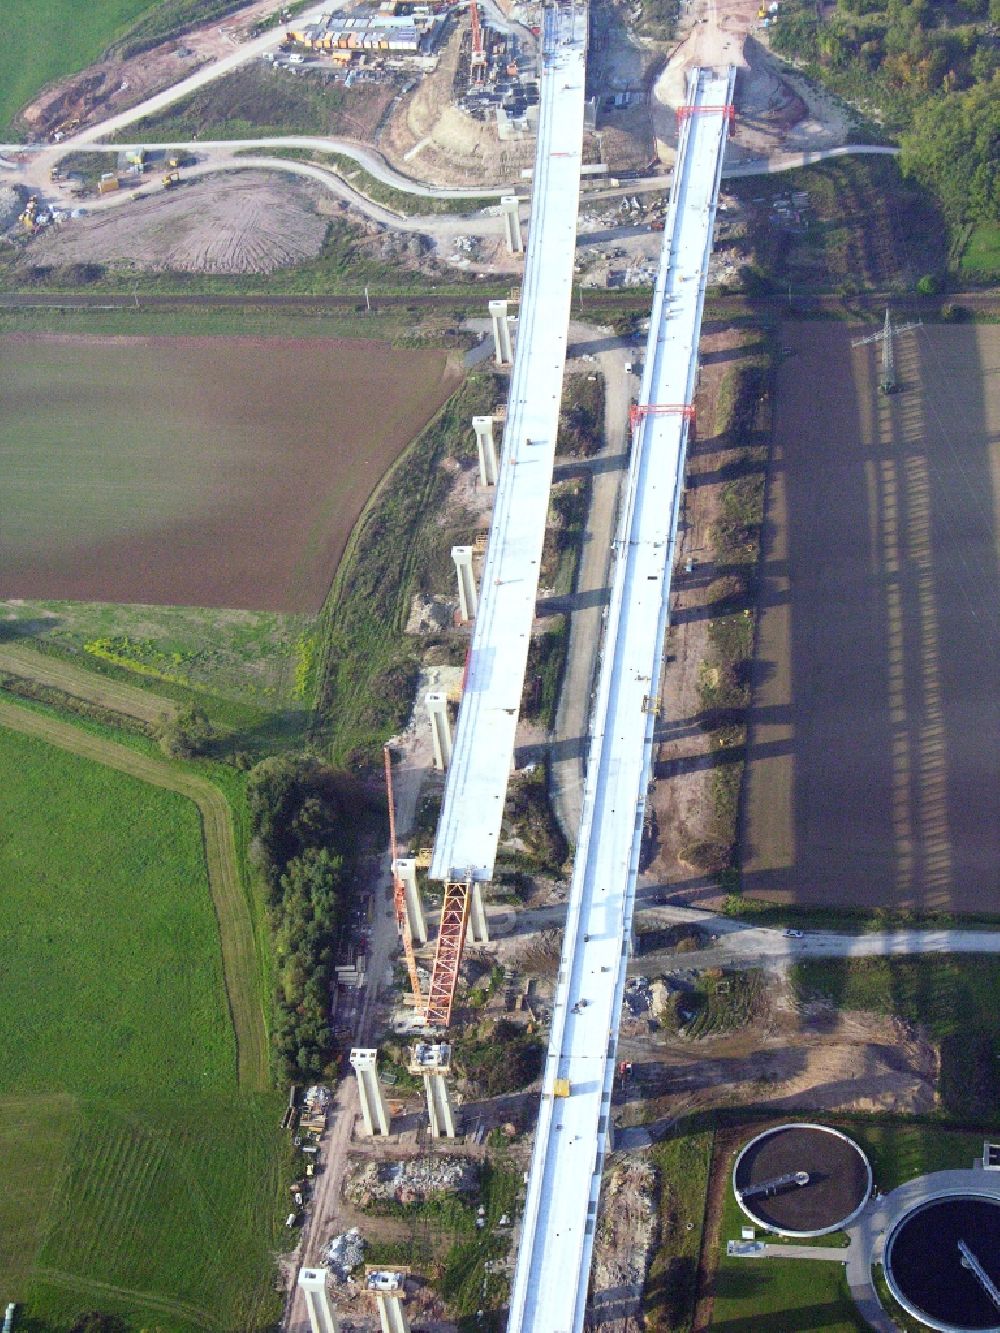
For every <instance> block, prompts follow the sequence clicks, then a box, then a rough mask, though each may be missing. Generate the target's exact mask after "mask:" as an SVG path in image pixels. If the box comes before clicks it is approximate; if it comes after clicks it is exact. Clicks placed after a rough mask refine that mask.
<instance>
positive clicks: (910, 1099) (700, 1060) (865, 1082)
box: [619, 975, 939, 1123]
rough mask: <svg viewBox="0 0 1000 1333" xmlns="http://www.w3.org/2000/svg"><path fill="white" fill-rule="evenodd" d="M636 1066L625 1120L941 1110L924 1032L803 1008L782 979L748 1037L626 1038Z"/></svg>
mask: <svg viewBox="0 0 1000 1333" xmlns="http://www.w3.org/2000/svg"><path fill="white" fill-rule="evenodd" d="M619 1053H620V1057H621V1058H622V1059H628V1060H632V1061H633V1073H632V1076H631V1080H630V1082H629V1084H628V1085H627V1089H626V1105H625V1108H624V1119H625V1122H626V1123H629V1122H631V1121H636V1120H641V1121H642V1122H643V1123H648V1122H650V1121H655V1120H659V1119H662V1118H666V1119H670V1118H672V1117H673V1116H676V1115H679V1114H681V1113H682V1112H687V1111H690V1110H693V1109H696V1108H707V1107H711V1106H742V1105H750V1104H752V1105H754V1106H762V1107H774V1108H775V1109H776V1110H778V1109H780V1110H789V1111H790V1110H816V1111H827V1112H833V1111H847V1110H854V1111H893V1112H896V1113H898V1114H912V1115H916V1114H926V1113H928V1112H930V1111H932V1110H933V1109H934V1106H935V1104H936V1092H935V1088H936V1083H937V1077H938V1070H939V1057H938V1052H937V1049H936V1047H935V1046H933V1045H932V1043H931V1042H929V1041H928V1040H927V1038H926V1036H925V1035H924V1034H923V1033H922V1032H920V1031H919V1030H917V1029H915V1028H912V1027H910V1026H909V1025H908V1024H906V1023H903V1022H901V1021H900V1020H898V1019H895V1018H886V1017H884V1016H882V1015H879V1014H865V1013H841V1012H840V1011H838V1010H836V1009H834V1008H833V1007H832V1006H830V1005H827V1004H805V1005H800V1004H799V1003H798V1002H797V1001H796V999H795V998H794V996H793V995H792V994H791V992H790V990H789V988H788V986H787V983H786V982H785V980H784V979H783V978H781V977H780V976H778V975H773V976H770V977H769V978H768V997H767V1008H766V1010H765V1012H764V1013H762V1014H760V1015H758V1016H757V1018H756V1019H755V1021H754V1023H753V1024H752V1026H750V1027H748V1028H746V1029H745V1030H743V1031H740V1032H735V1033H730V1034H726V1035H721V1036H716V1037H710V1038H707V1039H704V1040H701V1041H696V1042H692V1041H688V1040H685V1039H684V1038H682V1037H678V1036H666V1037H662V1036H657V1037H652V1038H650V1037H646V1038H642V1039H634V1038H623V1039H622V1041H621V1043H620V1044H619Z"/></svg>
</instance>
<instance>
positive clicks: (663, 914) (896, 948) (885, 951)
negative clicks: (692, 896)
mask: <svg viewBox="0 0 1000 1333" xmlns="http://www.w3.org/2000/svg"><path fill="white" fill-rule="evenodd" d="M678 910H679V909H669V908H667V909H662V910H655V911H653V912H650V913H648V914H647V915H646V916H645V917H644V924H647V925H648V924H650V922H652V921H659V922H662V923H663V924H664V925H666V924H672V923H676V922H677V921H678V915H677V913H678ZM692 917H695V918H696V920H694V921H692ZM680 920H681V921H682V922H683V921H690V922H691V924H698V925H700V926H701V927H702V928H704V929H706V930H710V931H711V932H712V933H713V934H716V935H718V936H719V938H718V940H717V942H716V943H714V944H713V945H712V946H711V947H710V948H706V949H699V950H696V951H694V952H691V953H676V952H674V951H673V950H662V951H660V950H658V951H656V952H652V953H648V954H644V955H642V956H641V957H638V958H633V959H632V960H631V962H630V963H629V973H630V975H632V976H636V975H641V974H648V973H650V972H653V971H662V970H666V971H678V970H683V969H687V968H698V969H701V968H706V967H768V968H783V967H787V966H788V964H789V963H794V962H800V961H802V960H803V959H808V958H883V957H904V956H912V955H915V954H936V953H1000V930H967V929H954V930H951V929H949V930H937V929H935V930H923V929H915V928H907V929H893V930H879V931H871V932H868V933H865V934H848V933H846V932H837V931H829V930H815V931H814V930H807V931H805V932H803V937H802V938H801V939H792V938H789V937H788V936H786V935H785V934H784V933H783V932H782V931H781V930H770V929H765V928H763V927H760V926H748V925H745V924H743V923H741V922H736V921H730V920H728V919H727V918H726V917H717V916H712V914H711V913H709V912H704V913H702V912H698V913H696V914H695V913H691V914H685V915H684V916H683V917H681V918H680Z"/></svg>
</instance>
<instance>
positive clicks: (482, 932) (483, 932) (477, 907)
mask: <svg viewBox="0 0 1000 1333" xmlns="http://www.w3.org/2000/svg"><path fill="white" fill-rule="evenodd" d="M489 942H490V928H489V925H488V924H487V921H486V908H485V906H484V905H483V891H482V889H481V888H480V886H479V883H478V881H477V880H473V881H472V888H471V890H470V892H469V943H470V944H489Z"/></svg>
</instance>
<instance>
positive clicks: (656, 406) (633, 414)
mask: <svg viewBox="0 0 1000 1333" xmlns="http://www.w3.org/2000/svg"><path fill="white" fill-rule="evenodd" d="M667 416H678V417H684V418H686V420H688V421H694V404H693V403H633V404H632V406H631V407H630V408H629V413H628V422H629V425H630V426H631V428H632V434H633V436H634V435H635V432H636V430H637V429H638V426H639V422H640V421H641V420H642V419H643V417H667Z"/></svg>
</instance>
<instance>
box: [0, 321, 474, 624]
mask: <svg viewBox="0 0 1000 1333" xmlns="http://www.w3.org/2000/svg"><path fill="white" fill-rule="evenodd" d="M0 347H2V357H3V362H4V367H5V379H6V384H5V413H4V417H3V420H2V421H0V476H2V477H3V479H4V480H3V487H2V490H3V494H2V501H3V510H4V514H5V521H4V525H3V528H2V530H0V567H2V568H3V571H4V592H5V594H6V595H8V596H15V597H26V598H47V599H72V600H82V601H97V602H132V603H144V604H168V605H182V606H184V605H186V606H224V607H237V608H239V607H243V608H248V609H256V610H275V611H306V612H314V611H316V610H318V608H319V606H320V604H321V603H322V600H323V597H324V596H325V594H326V591H327V589H328V587H329V585H330V581H331V579H332V577H333V574H334V572H335V570H336V568H337V564H338V562H339V560H340V556H341V554H342V552H343V550H344V546H345V544H346V542H347V539H348V536H349V535H350V532H351V529H352V528H353V526H354V524H355V522H356V520H357V518H358V515H359V514H360V513H361V511H362V509H363V507H364V505H365V503H366V501H367V499H368V497H369V495H370V494H371V492H372V489H373V488H374V487H375V486H376V485H377V484H378V482H379V481H380V480H381V479H382V477H383V476H384V475H385V473H386V471H387V470H388V468H389V467H390V466H391V464H392V463H393V462H394V461H395V460H396V458H397V457H398V456H399V454H400V453H401V452H402V450H403V449H404V448H405V447H406V445H407V444H408V443H409V442H410V440H411V439H413V437H414V436H415V435H416V434H417V433H418V432H419V431H420V430H421V428H422V427H423V426H424V424H425V423H426V422H427V421H428V419H429V418H430V417H431V416H432V415H433V413H434V412H435V411H436V410H437V408H438V407H439V406H440V405H441V403H442V402H443V401H444V399H445V398H446V397H447V396H448V395H449V394H450V393H451V391H452V390H453V389H454V388H455V386H456V385H457V383H458V380H459V372H457V371H456V370H454V369H452V368H451V366H450V363H449V361H448V357H447V354H446V353H445V352H443V351H441V350H439V349H436V348H421V349H402V348H394V347H390V346H388V345H386V344H384V343H377V342H363V341H357V342H355V341H341V340H338V339H332V338H331V339H301V340H299V339H280V338H228V337H227V338H210V337H205V338H125V337H122V338H94V337H74V336H70V335H11V336H9V337H6V338H4V339H2V340H0ZM398 484H399V485H401V486H402V485H405V477H403V476H401V477H400V478H399V480H398Z"/></svg>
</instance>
